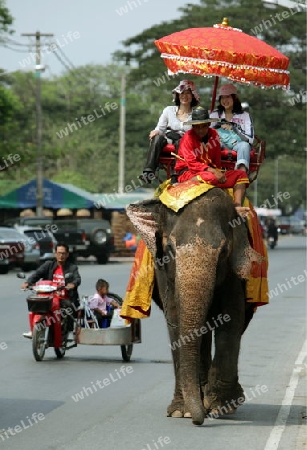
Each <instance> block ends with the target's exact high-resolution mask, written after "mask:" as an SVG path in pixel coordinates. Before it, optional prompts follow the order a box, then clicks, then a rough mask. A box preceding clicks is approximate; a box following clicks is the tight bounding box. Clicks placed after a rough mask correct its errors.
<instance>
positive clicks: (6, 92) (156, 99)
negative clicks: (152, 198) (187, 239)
mask: <svg viewBox="0 0 307 450" xmlns="http://www.w3.org/2000/svg"><path fill="white" fill-rule="evenodd" d="M3 8H4V2H3V1H2V0H0V18H2V19H1V20H2V21H0V38H1V35H2V36H4V35H5V33H8V32H10V24H11V23H12V18H11V17H10V15H9V13H8V11H7V10H6V9H5V8H4V10H3ZM285 10H287V11H288V9H287V8H282V7H280V6H278V7H276V8H275V9H268V8H265V7H264V5H263V2H262V0H235V1H233V0H231V1H228V2H225V1H223V0H200V2H199V4H198V5H191V4H188V5H186V6H185V7H184V8H181V9H180V12H181V17H180V18H179V19H176V20H174V21H169V22H161V23H160V24H158V25H155V26H153V27H151V28H149V29H145V30H143V31H142V33H140V34H138V35H136V36H132V37H130V38H129V39H127V40H126V41H124V43H123V50H121V51H120V50H119V51H117V52H116V53H115V54H114V61H113V63H112V64H109V65H106V66H101V65H86V66H81V67H76V68H74V69H73V70H69V71H66V72H65V73H64V74H63V75H61V76H57V77H54V78H47V77H46V75H43V76H42V79H41V103H42V119H43V135H42V149H41V156H42V161H43V170H44V177H45V178H49V179H51V180H53V181H58V182H63V183H72V184H75V185H76V186H79V187H81V188H83V189H86V190H88V191H90V192H113V191H117V189H118V173H119V169H118V164H119V124H120V105H121V101H122V99H121V97H122V95H121V78H122V74H123V73H126V78H127V87H126V127H125V128H126V134H125V140H126V142H125V183H126V184H130V185H132V186H133V185H134V186H139V181H138V179H137V176H138V174H140V173H141V171H142V167H143V163H144V158H145V154H146V152H147V148H148V145H149V141H148V134H149V131H150V130H152V129H153V128H154V127H155V125H156V123H157V120H158V117H159V115H160V113H161V111H162V109H163V108H164V107H165V106H166V105H168V104H171V101H172V95H171V91H172V89H173V88H174V86H176V85H177V84H178V82H179V80H180V79H182V78H185V77H187V78H189V79H192V80H193V81H195V83H196V85H197V88H198V90H199V92H200V94H201V101H202V104H203V105H207V106H208V107H209V106H210V102H211V92H212V88H213V79H212V78H201V77H196V76H187V75H180V76H175V77H170V76H169V75H168V74H167V69H166V67H165V65H164V63H163V61H162V59H161V57H160V54H159V52H158V50H157V49H156V47H155V45H154V40H155V39H159V38H160V37H162V36H165V35H168V34H171V33H174V32H176V31H180V30H183V29H186V28H192V27H210V26H212V25H213V24H215V23H221V21H222V19H223V17H225V16H226V17H228V18H229V23H230V25H231V26H234V27H237V28H241V29H242V30H243V31H244V32H245V33H247V34H257V37H258V38H261V39H263V40H264V41H265V42H267V43H268V44H270V45H272V46H273V47H276V48H278V49H279V50H280V51H282V52H283V53H285V54H287V55H288V56H289V57H290V61H291V64H290V72H291V86H292V91H291V92H290V94H288V93H285V92H283V91H281V90H262V89H257V88H254V87H245V86H240V88H239V94H240V97H241V100H243V101H247V102H248V103H249V105H250V113H251V115H252V117H253V120H254V125H255V130H256V134H257V135H259V136H260V137H261V138H262V139H266V141H267V160H266V162H265V163H264V164H263V167H262V168H261V170H260V175H259V178H258V189H257V193H258V204H260V202H263V201H264V200H265V199H267V198H271V197H272V195H274V193H275V188H276V177H275V172H276V171H275V167H276V163H275V162H274V161H276V157H277V156H280V155H282V156H284V155H288V156H287V157H285V158H281V159H280V160H279V164H278V167H279V170H278V186H279V190H280V191H286V190H287V191H288V192H289V193H290V199H289V200H288V201H287V202H288V203H287V204H286V203H285V208H286V209H285V211H286V212H287V213H288V212H290V210H291V208H292V210H295V209H296V208H297V207H299V206H300V205H301V204H304V205H305V206H306V198H305V186H306V175H305V171H304V167H305V156H306V116H305V110H306V108H305V106H306V103H304V102H306V91H305V79H306V32H305V31H306V24H305V22H304V20H305V19H304V14H302V13H300V12H297V13H295V14H292V15H291V16H290V15H289V17H288V18H286V19H283V20H278V19H277V18H276V17H277V16H275V15H276V14H280V13H281V12H282V11H285ZM279 17H280V16H279ZM273 18H275V23H273ZM269 20H270V21H271V25H270V24H269V22H268V21H269ZM265 24H267V25H266V26H265ZM260 26H262V28H261V27H260ZM256 27H258V28H256ZM259 27H260V28H261V29H260V28H259ZM259 30H260V31H259ZM123 63H126V64H127V65H126V66H123V65H122V64H123ZM0 80H1V81H0V133H1V136H2V137H3V139H2V140H1V142H0V158H5V157H6V156H7V155H8V154H10V153H12V154H14V153H18V154H19V155H20V156H21V161H20V164H16V165H15V166H12V167H11V168H9V170H6V171H5V172H0V195H1V194H4V193H5V192H4V191H5V190H6V192H8V190H10V188H11V187H12V189H13V188H15V187H17V186H20V185H21V184H23V183H25V182H27V181H29V180H31V179H33V178H35V176H36V162H37V145H36V88H37V86H36V78H35V76H34V74H31V73H24V72H16V73H13V74H10V75H5V76H2V77H1V79H0ZM223 81H225V80H223ZM107 105H109V106H107ZM110 105H113V107H112V108H110ZM108 108H109V110H108ZM95 111H96V113H97V114H96V113H95ZM99 114H100V115H101V117H97V115H99ZM90 116H93V117H94V120H92V121H90V119H89V117H90ZM65 130H66V134H67V136H65V135H63V132H64V131H65ZM61 133H62V137H60V135H61ZM252 190H253V187H251V188H250V191H251V192H252Z"/></svg>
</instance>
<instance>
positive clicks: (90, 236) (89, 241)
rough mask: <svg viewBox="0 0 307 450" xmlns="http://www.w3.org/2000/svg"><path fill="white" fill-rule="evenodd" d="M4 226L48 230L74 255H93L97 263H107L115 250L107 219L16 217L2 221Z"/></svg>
mask: <svg viewBox="0 0 307 450" xmlns="http://www.w3.org/2000/svg"><path fill="white" fill-rule="evenodd" d="M4 224H5V225H6V226H15V225H30V226H40V227H41V228H42V229H43V230H46V231H47V230H50V231H51V232H52V233H53V235H54V237H55V239H56V240H57V241H58V242H60V241H61V242H65V244H67V245H68V246H69V250H70V252H71V253H72V254H73V256H74V257H76V256H83V257H85V258H87V257H88V256H95V257H96V259H97V262H98V264H107V262H108V261H109V257H110V254H111V253H112V252H114V251H115V246H114V236H113V234H112V231H111V225H110V222H109V221H108V220H103V219H90V218H89V219H87V218H84V219H82V218H76V219H53V218H50V217H17V218H15V219H8V220H6V221H5V222H4Z"/></svg>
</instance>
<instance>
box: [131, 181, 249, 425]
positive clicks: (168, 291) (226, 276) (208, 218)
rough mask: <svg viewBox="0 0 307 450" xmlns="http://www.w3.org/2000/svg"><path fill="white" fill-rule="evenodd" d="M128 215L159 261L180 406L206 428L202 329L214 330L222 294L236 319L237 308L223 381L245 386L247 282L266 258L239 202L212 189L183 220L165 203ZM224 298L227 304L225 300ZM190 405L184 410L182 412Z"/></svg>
mask: <svg viewBox="0 0 307 450" xmlns="http://www.w3.org/2000/svg"><path fill="white" fill-rule="evenodd" d="M127 214H128V216H129V218H130V220H131V222H132V223H133V225H134V226H135V228H136V229H137V231H138V232H139V234H140V235H141V237H142V238H143V240H144V241H145V244H146V246H147V247H148V249H149V251H150V252H151V254H152V256H153V258H154V261H155V276H156V280H157V284H158V290H159V295H160V297H161V300H162V303H163V307H164V314H165V316H166V320H167V323H168V329H169V334H170V339H171V346H172V352H173V359H174V368H175V377H176V387H175V396H174V400H173V406H174V408H176V409H178V408H179V409H181V410H183V411H188V412H189V413H191V415H192V419H193V423H195V424H201V423H202V422H203V421H204V417H205V409H204V406H203V404H202V401H201V396H200V385H199V378H200V370H201V368H200V364H201V362H200V360H201V358H200V352H201V341H202V339H201V333H200V332H199V330H201V329H202V327H204V324H205V323H206V320H207V318H208V311H209V308H210V306H211V304H212V302H215V301H216V300H215V293H216V292H219V293H220V294H219V295H220V298H219V299H218V300H217V301H221V302H222V303H223V302H224V305H226V304H227V308H228V309H229V311H230V312H232V308H233V309H234V311H233V317H232V324H231V326H227V327H226V328H225V330H226V333H230V334H231V336H227V340H228V341H229V345H231V346H232V348H231V350H230V351H231V352H232V354H233V353H234V355H233V357H232V358H229V360H231V361H230V362H229V367H227V368H225V371H226V372H227V374H225V375H223V377H224V378H226V379H227V378H229V380H237V361H238V353H239V345H240V338H241V332H242V327H243V322H244V292H243V289H242V287H241V285H242V283H241V282H240V280H242V279H246V278H247V276H248V274H249V273H250V269H251V264H252V261H253V260H257V259H258V255H257V254H256V252H254V250H253V249H252V248H251V247H250V245H249V241H248V236H247V229H246V225H245V224H244V222H243V221H240V220H237V219H238V216H237V213H236V211H235V208H234V206H233V202H232V199H231V197H230V196H229V195H228V194H227V193H226V192H224V191H223V190H221V189H217V188H214V189H211V190H210V191H208V192H207V193H206V194H203V195H202V196H200V197H198V198H197V199H195V200H193V202H191V203H189V204H187V205H186V206H185V207H184V208H183V209H181V210H180V211H179V212H178V213H175V212H173V211H172V210H171V209H168V208H167V207H166V206H164V205H163V204H162V203H161V202H160V200H159V199H152V200H148V201H144V202H139V203H136V204H132V205H130V206H129V207H128V209H127ZM236 220H237V222H234V221H236ZM234 223H235V226H233V224H234ZM240 289H241V290H240ZM223 296H224V297H225V299H224V300H221V298H222V297H223ZM230 300H231V301H233V304H234V306H232V304H231V301H230ZM238 305H239V306H238ZM199 334H200V336H199ZM192 337H193V338H192ZM175 343H177V344H178V343H179V344H180V345H179V344H178V345H177V344H176V345H175ZM221 347H222V346H221ZM221 351H227V350H226V349H223V350H221ZM217 356H218V357H219V355H217ZM221 357H222V355H221ZM182 399H183V403H184V406H182V407H178V408H177V406H178V405H179V404H180V402H181V401H182Z"/></svg>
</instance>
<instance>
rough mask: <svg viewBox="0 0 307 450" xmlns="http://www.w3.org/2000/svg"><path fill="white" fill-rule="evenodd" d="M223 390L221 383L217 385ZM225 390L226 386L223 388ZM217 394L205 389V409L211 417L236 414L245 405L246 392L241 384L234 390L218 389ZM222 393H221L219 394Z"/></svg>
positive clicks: (206, 387) (207, 386) (207, 387)
mask: <svg viewBox="0 0 307 450" xmlns="http://www.w3.org/2000/svg"><path fill="white" fill-rule="evenodd" d="M217 384H218V385H219V387H220V388H221V384H222V383H221V382H219V383H217ZM223 388H225V386H223ZM216 391H217V392H215V391H213V390H211V391H210V389H209V385H208V384H207V385H206V386H205V387H204V399H203V403H204V407H205V408H206V410H207V414H208V415H209V416H210V417H214V418H217V417H219V416H223V415H228V414H234V413H235V412H236V410H237V408H238V407H239V406H241V405H242V404H243V403H244V400H245V396H244V391H243V389H242V387H241V385H240V384H239V383H237V384H236V386H235V387H234V388H232V389H227V390H226V389H217V390H216ZM219 391H220V392H219Z"/></svg>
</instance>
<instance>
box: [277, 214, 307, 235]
mask: <svg viewBox="0 0 307 450" xmlns="http://www.w3.org/2000/svg"><path fill="white" fill-rule="evenodd" d="M276 223H277V227H278V231H279V233H281V234H290V233H292V234H304V233H305V222H304V221H303V220H300V219H298V218H297V217H295V216H280V217H278V218H277V220H276Z"/></svg>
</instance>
